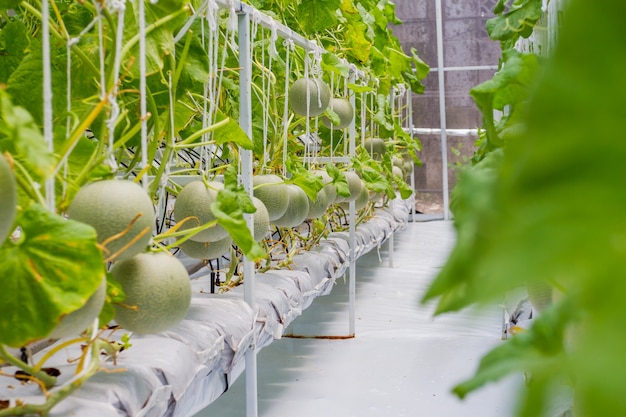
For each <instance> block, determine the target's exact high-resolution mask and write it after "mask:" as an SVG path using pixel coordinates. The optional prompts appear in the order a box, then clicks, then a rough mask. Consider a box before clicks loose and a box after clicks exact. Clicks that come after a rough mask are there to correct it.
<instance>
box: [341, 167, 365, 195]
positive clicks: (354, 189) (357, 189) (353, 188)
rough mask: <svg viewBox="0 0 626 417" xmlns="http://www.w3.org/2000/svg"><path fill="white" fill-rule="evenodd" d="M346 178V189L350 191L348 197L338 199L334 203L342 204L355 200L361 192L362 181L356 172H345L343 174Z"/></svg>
mask: <svg viewBox="0 0 626 417" xmlns="http://www.w3.org/2000/svg"><path fill="white" fill-rule="evenodd" d="M344 175H345V176H346V181H347V182H348V188H349V189H350V196H349V197H339V196H338V198H337V200H335V202H337V203H342V202H344V201H347V202H350V201H352V200H356V199H357V198H358V197H359V195H360V194H361V190H362V189H363V181H362V180H361V177H359V175H358V174H357V173H356V172H353V171H346V172H344Z"/></svg>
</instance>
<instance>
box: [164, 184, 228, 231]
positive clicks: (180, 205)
mask: <svg viewBox="0 0 626 417" xmlns="http://www.w3.org/2000/svg"><path fill="white" fill-rule="evenodd" d="M223 188H224V184H222V183H220V182H217V181H211V182H209V183H208V187H207V186H206V185H205V184H204V182H202V181H193V182H190V183H189V184H187V185H185V186H184V187H183V189H182V190H181V191H180V193H178V196H177V197H176V202H175V204H174V219H176V221H177V222H180V221H182V220H183V219H185V218H187V217H197V218H198V220H195V219H190V220H187V221H186V222H185V224H183V226H182V227H181V229H180V230H186V229H191V228H194V227H198V226H201V225H203V224H206V223H209V222H212V221H215V216H214V215H213V212H212V211H211V204H212V203H213V202H214V201H215V200H216V199H217V193H218V192H219V190H221V189H223ZM226 236H228V232H227V231H226V230H225V229H224V228H223V227H222V226H220V225H219V224H217V225H215V226H214V227H210V228H208V229H205V230H203V231H201V232H198V233H196V234H195V235H193V236H192V237H191V238H190V240H193V241H196V242H217V241H218V240H222V239H224V238H225V237H226Z"/></svg>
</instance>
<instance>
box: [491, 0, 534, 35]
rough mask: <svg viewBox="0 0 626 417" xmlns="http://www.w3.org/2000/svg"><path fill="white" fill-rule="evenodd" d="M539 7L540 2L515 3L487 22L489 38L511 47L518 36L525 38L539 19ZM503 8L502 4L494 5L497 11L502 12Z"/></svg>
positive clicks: (532, 0) (526, 0)
mask: <svg viewBox="0 0 626 417" xmlns="http://www.w3.org/2000/svg"><path fill="white" fill-rule="evenodd" d="M541 6H542V0H524V1H523V2H521V4H520V2H516V3H515V4H514V5H513V6H512V7H511V8H510V9H509V10H508V11H507V12H506V13H503V14H501V15H499V16H496V17H493V18H491V19H489V20H487V25H486V26H487V32H488V33H489V36H490V37H491V39H493V40H499V41H503V42H507V44H508V45H511V46H513V44H514V43H515V41H516V40H517V39H518V38H519V37H520V36H521V37H524V38H527V37H528V36H530V34H531V33H532V31H533V28H534V27H535V23H537V21H538V20H539V18H541V15H542V11H541ZM503 8H504V5H503V3H498V4H497V5H496V10H497V11H503Z"/></svg>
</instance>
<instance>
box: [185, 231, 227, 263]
mask: <svg viewBox="0 0 626 417" xmlns="http://www.w3.org/2000/svg"><path fill="white" fill-rule="evenodd" d="M232 243H233V238H232V237H230V235H229V236H226V237H225V238H223V239H220V240H216V241H215V242H196V241H195V240H191V239H189V240H186V241H184V242H182V243H181V244H180V245H178V247H179V248H180V250H182V251H183V253H184V254H185V255H187V256H189V257H190V258H195V259H215V258H218V257H220V256H222V255H223V254H225V253H226V252H228V249H230V246H231V245H232Z"/></svg>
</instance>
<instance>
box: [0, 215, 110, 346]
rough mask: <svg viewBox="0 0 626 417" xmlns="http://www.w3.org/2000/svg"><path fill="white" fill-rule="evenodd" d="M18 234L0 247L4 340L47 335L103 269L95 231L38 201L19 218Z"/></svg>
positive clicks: (12, 342) (0, 338)
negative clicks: (56, 213) (40, 204)
mask: <svg viewBox="0 0 626 417" xmlns="http://www.w3.org/2000/svg"><path fill="white" fill-rule="evenodd" d="M17 224H18V225H19V226H20V228H21V236H20V239H19V240H18V241H17V242H15V243H13V242H6V243H5V244H4V245H3V246H2V247H0V259H2V263H0V283H1V284H2V291H0V343H3V344H6V345H9V346H13V347H19V346H23V345H24V344H26V343H28V342H31V341H33V340H35V339H40V338H44V337H46V336H47V335H48V334H49V333H50V332H51V331H52V330H53V329H54V327H55V326H56V324H57V323H58V321H59V318H60V317H61V316H62V315H64V314H67V313H70V312H72V311H74V310H76V309H78V308H79V307H81V306H82V305H83V304H84V303H85V302H86V301H87V299H88V298H89V297H90V296H91V295H92V294H93V293H94V291H95V290H96V288H97V287H98V285H100V283H101V282H102V279H103V278H104V275H105V268H104V260H103V258H102V252H101V251H100V249H99V248H98V246H97V244H96V243H97V239H96V231H95V230H94V229H93V228H92V227H91V226H88V225H86V224H83V223H80V222H76V221H73V220H66V219H64V218H62V217H61V216H58V215H55V214H52V213H50V212H49V211H47V210H46V209H45V208H44V207H42V206H39V205H36V204H34V205H32V206H30V207H29V208H28V209H26V211H24V212H23V213H22V215H21V216H20V217H19V218H18V220H17Z"/></svg>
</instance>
